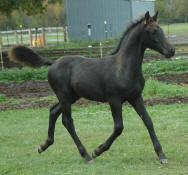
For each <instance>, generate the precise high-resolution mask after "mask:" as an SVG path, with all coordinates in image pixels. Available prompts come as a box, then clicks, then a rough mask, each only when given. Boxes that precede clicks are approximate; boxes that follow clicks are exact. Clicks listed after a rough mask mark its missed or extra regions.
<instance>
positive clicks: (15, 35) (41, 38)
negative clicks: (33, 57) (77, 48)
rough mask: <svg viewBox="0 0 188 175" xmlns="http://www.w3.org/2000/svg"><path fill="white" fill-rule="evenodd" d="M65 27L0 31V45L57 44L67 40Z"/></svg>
mask: <svg viewBox="0 0 188 175" xmlns="http://www.w3.org/2000/svg"><path fill="white" fill-rule="evenodd" d="M67 41H68V34H67V28H66V27H46V28H43V27H41V28H32V29H20V30H10V31H0V47H9V46H13V45H16V44H24V45H28V46H39V47H40V46H46V45H54V44H56V45H58V43H60V42H67Z"/></svg>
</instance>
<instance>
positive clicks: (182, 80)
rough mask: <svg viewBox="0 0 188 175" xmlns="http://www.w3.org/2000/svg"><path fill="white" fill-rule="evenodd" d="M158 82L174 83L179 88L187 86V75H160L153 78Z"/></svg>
mask: <svg viewBox="0 0 188 175" xmlns="http://www.w3.org/2000/svg"><path fill="white" fill-rule="evenodd" d="M154 77H155V78H156V79H157V80H158V81H163V82H165V83H176V84H178V85H181V86H188V73H182V74H162V75H155V76H154Z"/></svg>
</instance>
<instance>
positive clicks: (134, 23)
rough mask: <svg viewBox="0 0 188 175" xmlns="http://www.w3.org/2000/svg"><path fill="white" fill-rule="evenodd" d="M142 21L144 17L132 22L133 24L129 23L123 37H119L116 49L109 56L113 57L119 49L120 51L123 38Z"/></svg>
mask: <svg viewBox="0 0 188 175" xmlns="http://www.w3.org/2000/svg"><path fill="white" fill-rule="evenodd" d="M143 20H144V17H142V18H141V19H139V20H136V21H133V22H131V23H130V24H129V25H128V27H127V29H126V30H125V31H124V32H123V35H122V36H121V38H120V40H119V43H118V45H117V47H116V49H115V50H114V51H113V52H112V53H111V54H110V55H115V54H116V53H117V52H118V51H119V49H120V47H121V44H122V42H123V40H124V38H125V37H127V36H128V35H129V32H130V31H131V30H132V29H133V28H134V27H136V26H137V25H138V24H140V23H142V21H143Z"/></svg>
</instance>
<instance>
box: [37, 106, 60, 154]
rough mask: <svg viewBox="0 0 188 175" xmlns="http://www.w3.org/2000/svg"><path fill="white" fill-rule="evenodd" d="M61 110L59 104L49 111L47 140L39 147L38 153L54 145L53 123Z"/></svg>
mask: <svg viewBox="0 0 188 175" xmlns="http://www.w3.org/2000/svg"><path fill="white" fill-rule="evenodd" d="M61 112H62V109H61V105H60V104H59V103H57V104H55V105H54V106H52V107H51V109H50V116H49V127H48V138H47V140H46V141H45V143H44V144H42V145H40V146H39V148H38V152H39V153H42V152H43V151H45V150H46V149H47V148H48V147H49V146H50V145H52V144H53V143H54V130H55V123H56V120H57V118H58V117H59V115H60V114H61Z"/></svg>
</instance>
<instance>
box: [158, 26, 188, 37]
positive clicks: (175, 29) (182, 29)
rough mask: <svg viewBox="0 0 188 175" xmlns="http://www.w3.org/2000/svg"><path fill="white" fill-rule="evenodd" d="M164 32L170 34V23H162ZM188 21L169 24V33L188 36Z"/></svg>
mask: <svg viewBox="0 0 188 175" xmlns="http://www.w3.org/2000/svg"><path fill="white" fill-rule="evenodd" d="M161 27H162V28H163V30H164V32H165V33H166V34H168V25H161ZM187 30H188V23H177V24H170V25H169V33H170V35H179V36H185V37H188V33H187Z"/></svg>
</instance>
